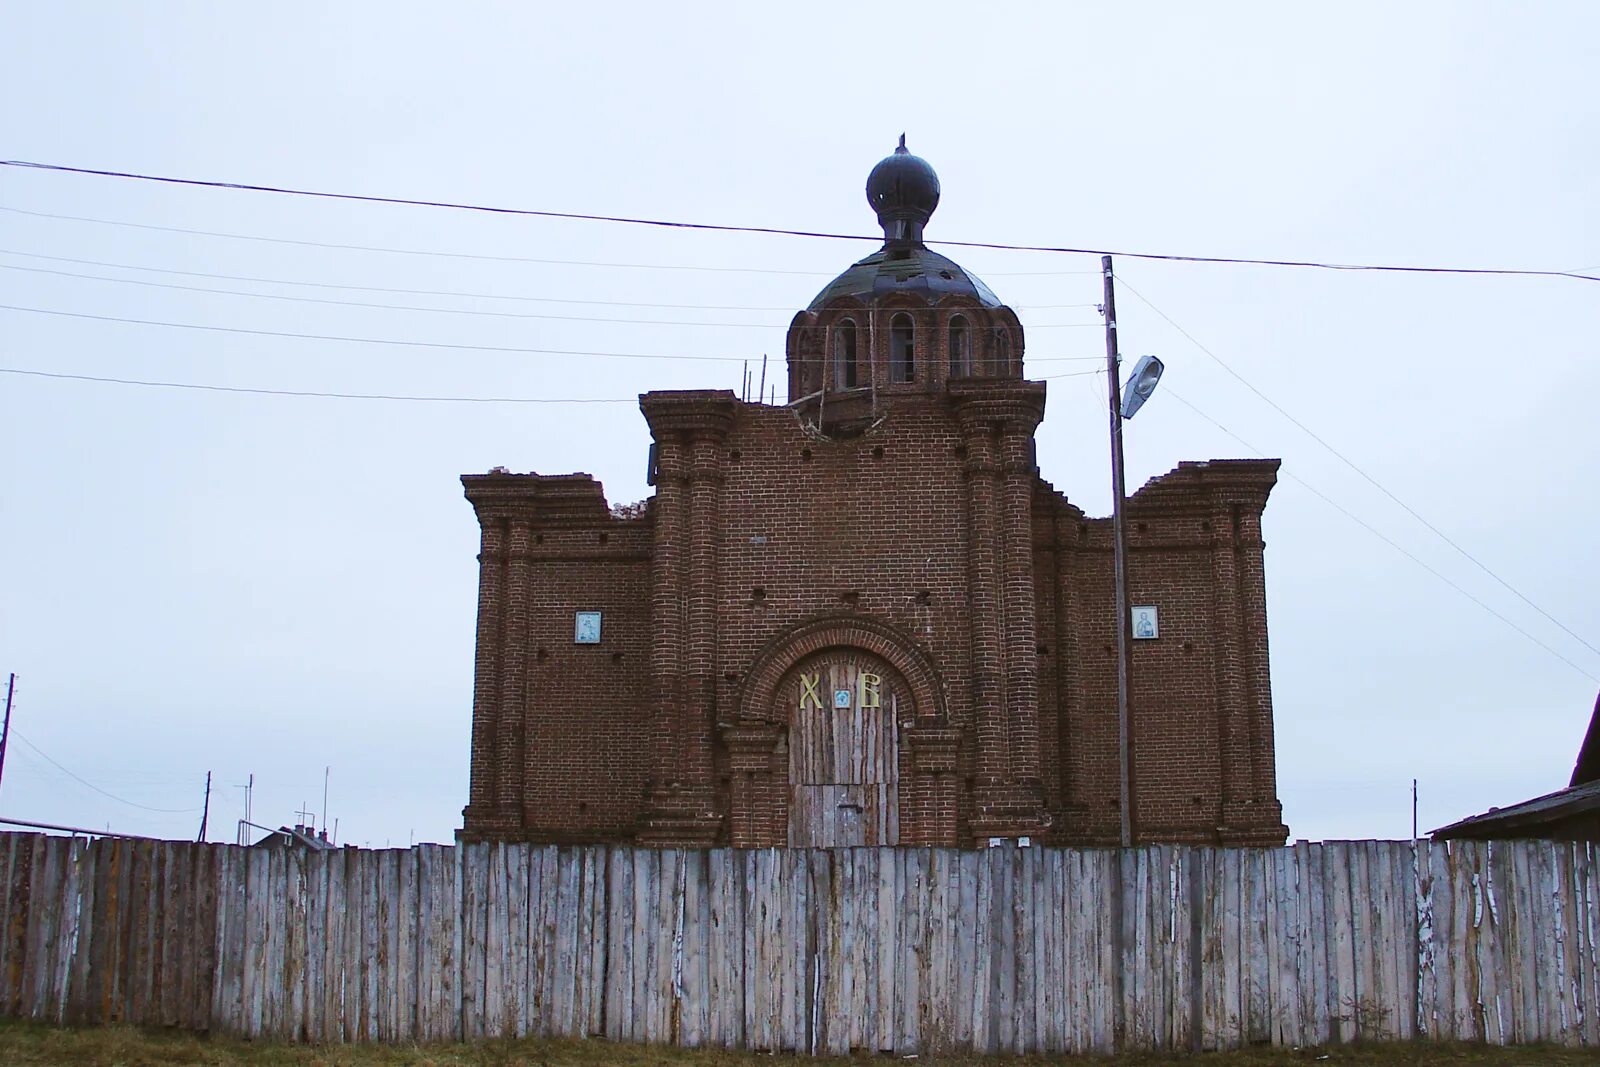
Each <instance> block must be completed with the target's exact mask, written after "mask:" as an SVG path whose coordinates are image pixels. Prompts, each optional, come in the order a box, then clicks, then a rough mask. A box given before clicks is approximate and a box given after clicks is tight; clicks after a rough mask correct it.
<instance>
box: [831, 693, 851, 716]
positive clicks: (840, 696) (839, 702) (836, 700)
mask: <svg viewBox="0 0 1600 1067" xmlns="http://www.w3.org/2000/svg"><path fill="white" fill-rule="evenodd" d="M833 706H834V708H836V709H837V710H839V711H843V710H845V709H846V708H848V707H849V706H850V690H848V689H835V690H834V691H833Z"/></svg>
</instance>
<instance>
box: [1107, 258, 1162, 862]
mask: <svg viewBox="0 0 1600 1067" xmlns="http://www.w3.org/2000/svg"><path fill="white" fill-rule="evenodd" d="M1100 271H1101V273H1102V274H1103V275H1104V276H1105V305H1104V306H1103V307H1102V308H1101V309H1100V310H1101V312H1102V313H1103V314H1104V315H1105V317H1106V379H1107V385H1108V387H1109V391H1110V398H1111V404H1110V408H1111V536H1112V565H1113V567H1114V568H1115V571H1116V595H1117V762H1118V781H1119V784H1120V787H1121V788H1120V796H1119V800H1118V804H1119V806H1120V808H1121V815H1122V847H1123V848H1130V847H1132V845H1133V753H1132V738H1131V733H1132V730H1131V724H1130V722H1129V715H1128V667H1129V652H1130V650H1131V648H1132V642H1131V640H1130V633H1129V630H1130V620H1129V617H1128V614H1129V613H1128V530H1127V526H1126V525H1125V523H1124V522H1123V515H1122V505H1123V502H1124V500H1125V499H1126V497H1127V491H1126V488H1125V486H1124V485H1123V475H1122V421H1123V420H1124V419H1131V418H1133V416H1134V413H1135V412H1137V411H1138V410H1139V409H1140V408H1141V407H1142V406H1144V402H1145V401H1146V400H1148V399H1150V394H1151V393H1154V392H1155V391H1156V383H1157V382H1159V381H1160V380H1161V372H1162V371H1163V370H1165V369H1166V368H1165V367H1164V365H1163V364H1162V362H1161V361H1160V360H1159V359H1157V358H1156V357H1155V356H1142V357H1140V359H1139V362H1138V363H1137V364H1135V365H1134V368H1133V374H1131V375H1130V376H1129V377H1128V388H1127V390H1126V391H1124V390H1123V389H1122V383H1121V381H1120V378H1121V358H1120V357H1119V356H1118V354H1117V299H1116V292H1115V290H1114V289H1113V287H1112V274H1111V257H1110V256H1101V257H1100Z"/></svg>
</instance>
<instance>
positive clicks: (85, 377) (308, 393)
mask: <svg viewBox="0 0 1600 1067" xmlns="http://www.w3.org/2000/svg"><path fill="white" fill-rule="evenodd" d="M1099 373H1100V372H1099V371H1097V370H1090V371H1072V372H1069V373H1066V374H1047V375H1045V376H1044V377H1043V378H1042V379H1040V380H1041V381H1055V380H1058V379H1061V378H1082V377H1084V376H1086V375H1093V374H1099ZM0 374H17V375H23V376H26V377H30V378H54V379H57V380H61V381H73V382H98V383H102V384H105V385H135V386H145V387H149V388H158V389H193V390H198V391H202V392H210V393H247V394H253V395H259V396H294V397H319V398H326V399H333V400H395V401H404V402H409V403H432V404H637V403H638V402H639V398H638V397H637V396H619V397H528V396H407V395H403V394H398V393H334V392H323V391H318V390H311V389H264V388H252V387H247V386H242V385H211V384H207V383H202V382H162V381H151V380H147V379H141V378H105V377H99V376H96V375H92V374H66V373H63V372H61V371H47V370H34V369H32V368H26V367H0ZM758 403H759V401H758Z"/></svg>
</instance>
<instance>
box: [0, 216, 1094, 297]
mask: <svg viewBox="0 0 1600 1067" xmlns="http://www.w3.org/2000/svg"><path fill="white" fill-rule="evenodd" d="M14 210H16V209H15V208H4V207H0V211H14ZM27 214H33V212H27ZM93 221H103V220H93ZM126 225H132V223H128V224H126ZM163 228H165V227H163ZM0 255H5V256H22V257H24V258H27V259H43V260H48V261H49V262H52V263H77V264H80V265H82V266H90V267H110V268H113V269H115V270H137V271H144V272H146V273H150V274H176V275H180V276H182V277H188V278H213V279H218V280H221V281H230V282H257V283H260V284H264V285H298V286H303V287H309V288H314V289H349V290H351V291H354V292H363V293H395V294H401V295H405V296H448V297H459V298H461V299H467V300H516V301H521V302H524V303H532V304H585V305H594V306H597V307H629V308H669V309H674V310H679V311H781V312H783V313H784V314H786V315H793V314H794V313H795V312H796V311H798V310H800V309H798V308H795V307H794V306H792V305H787V304H777V305H750V304H658V303H641V302H639V301H636V300H580V299H576V298H572V297H558V296H525V295H522V294H515V295H506V294H503V293H464V292H461V291H460V290H452V289H401V288H395V287H392V286H382V285H347V284H346V285H341V284H338V283H334V282H308V281H302V280H300V279H298V278H262V277H259V276H255V275H249V274H218V273H215V272H212V271H202V270H174V269H172V268H169V267H146V266H142V265H140V264H136V263H112V262H108V261H106V260H102V259H76V258H73V257H70V256H47V255H44V254H43V253H40V252H19V251H16V250H15V249H10V248H0ZM0 266H3V267H4V268H5V269H6V270H33V271H36V272H37V273H41V274H65V275H67V276H68V277H90V275H74V274H71V273H70V272H67V271H49V270H42V269H40V268H36V267H19V266H16V265H14V264H0ZM991 277H995V275H991ZM101 280H102V281H111V280H113V279H109V278H104V279H101ZM115 280H118V281H123V280H127V281H132V280H133V279H115ZM1007 306H1008V307H1010V308H1011V309H1012V310H1013V311H1060V310H1065V309H1069V308H1092V307H1098V306H1099V305H1097V304H1093V303H1088V304H1010V305H1007ZM845 307H850V308H852V309H853V308H854V307H855V305H853V304H852V305H845V304H835V305H827V306H824V307H821V308H817V309H816V310H818V311H831V310H836V309H839V308H845ZM807 310H809V309H807Z"/></svg>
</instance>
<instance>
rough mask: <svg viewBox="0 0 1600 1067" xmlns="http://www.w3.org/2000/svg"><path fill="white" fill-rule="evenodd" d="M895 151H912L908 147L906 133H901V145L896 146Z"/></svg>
mask: <svg viewBox="0 0 1600 1067" xmlns="http://www.w3.org/2000/svg"><path fill="white" fill-rule="evenodd" d="M895 151H896V152H909V151H910V149H909V148H907V147H906V135H905V134H903V133H902V134H901V135H900V147H899V148H896V149H895Z"/></svg>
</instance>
